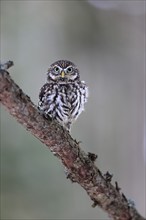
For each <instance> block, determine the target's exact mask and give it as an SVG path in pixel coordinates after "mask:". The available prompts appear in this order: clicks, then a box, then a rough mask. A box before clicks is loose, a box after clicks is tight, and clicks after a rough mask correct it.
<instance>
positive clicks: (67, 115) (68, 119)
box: [38, 60, 88, 131]
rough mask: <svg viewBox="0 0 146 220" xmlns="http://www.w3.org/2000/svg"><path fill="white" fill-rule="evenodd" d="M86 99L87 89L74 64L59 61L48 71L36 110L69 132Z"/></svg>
mask: <svg viewBox="0 0 146 220" xmlns="http://www.w3.org/2000/svg"><path fill="white" fill-rule="evenodd" d="M87 98H88V87H87V86H86V84H85V83H84V81H81V80H80V74H79V70H78V69H77V67H76V66H75V64H73V63H72V62H70V61H68V60H59V61H57V62H55V63H53V64H52V65H51V66H50V68H49V69H48V72H47V83H46V84H45V85H44V86H43V87H42V88H41V91H40V94H39V103H38V108H39V109H40V110H41V111H42V112H43V113H44V115H45V116H50V117H51V118H52V119H56V120H57V121H58V122H59V123H60V124H61V125H63V126H64V127H65V128H66V129H67V130H68V131H69V130H70V127H71V124H72V123H73V122H74V121H75V120H76V119H77V117H78V116H79V115H80V113H81V112H82V111H83V110H84V104H85V102H87Z"/></svg>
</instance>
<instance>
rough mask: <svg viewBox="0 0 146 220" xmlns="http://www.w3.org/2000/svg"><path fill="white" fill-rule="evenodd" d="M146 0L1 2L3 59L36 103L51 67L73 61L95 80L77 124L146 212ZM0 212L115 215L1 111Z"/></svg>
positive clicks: (80, 135)
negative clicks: (92, 198) (97, 204)
mask: <svg viewBox="0 0 146 220" xmlns="http://www.w3.org/2000/svg"><path fill="white" fill-rule="evenodd" d="M144 4H145V2H144V1H128V0H127V1H92V0H88V1H61V0H59V1H43V0H40V1H35V0H33V1H31V0H30V1H13V0H11V1H3V0H2V1H1V61H3V62H4V61H7V60H13V61H14V64H15V66H14V67H12V68H11V69H10V73H11V76H12V78H13V79H14V80H15V81H16V82H17V83H18V85H19V86H20V87H21V88H22V89H23V91H24V92H25V93H26V94H28V95H29V96H30V97H31V99H32V101H33V102H34V103H35V104H37V102H38V94H39V91H40V88H41V86H42V85H43V84H44V83H45V81H46V71H47V69H48V67H49V65H50V64H51V63H52V62H54V61H56V60H58V59H68V60H71V61H72V62H74V63H75V64H76V65H77V66H78V68H79V69H80V74H81V79H82V80H85V81H86V83H87V84H88V86H89V93H90V96H89V101H88V103H87V104H86V106H85V107H86V108H85V112H84V113H82V114H81V116H80V117H79V119H78V121H77V122H76V123H75V124H74V125H73V127H72V132H71V133H72V136H73V138H75V139H77V140H78V141H82V144H81V147H82V148H83V150H85V151H86V152H93V153H95V154H98V160H97V162H96V164H97V165H98V167H99V168H100V169H101V170H102V171H103V172H106V171H107V170H108V171H109V172H110V173H113V174H114V177H113V182H114V181H117V182H118V183H119V186H120V188H122V192H123V193H124V194H125V195H126V196H127V198H129V199H131V200H133V201H134V202H135V205H136V207H137V209H138V211H139V212H140V213H141V214H142V215H145V165H146V164H145V153H146V151H145V149H144V147H145V146H144V113H145V112H144V104H145V103H144V96H145V93H144V92H145V90H144V82H145V5H144ZM0 134H1V218H2V219H108V216H107V214H106V213H104V212H103V211H102V210H100V209H98V208H94V209H93V208H92V207H91V204H92V202H91V201H90V199H89V197H88V196H87V194H86V192H85V191H84V190H83V189H82V188H81V187H80V186H79V185H77V184H71V182H70V181H69V180H67V179H66V177H65V174H64V168H63V167H62V165H61V163H60V161H58V159H57V158H55V157H54V155H53V154H52V153H51V152H50V151H49V150H48V149H47V148H46V147H45V146H44V145H43V144H42V143H40V142H39V141H38V140H37V139H36V138H35V137H33V136H32V135H31V134H30V133H29V132H27V131H26V130H25V129H24V128H23V127H22V126H21V125H20V124H18V123H17V121H16V120H15V119H14V118H12V117H11V116H10V115H9V113H8V112H7V111H6V109H5V108H4V107H3V106H2V107H1V132H0Z"/></svg>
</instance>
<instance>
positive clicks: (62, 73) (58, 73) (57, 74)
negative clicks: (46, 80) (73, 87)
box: [48, 65, 79, 81]
mask: <svg viewBox="0 0 146 220" xmlns="http://www.w3.org/2000/svg"><path fill="white" fill-rule="evenodd" d="M48 74H49V76H50V78H51V79H53V80H55V81H56V80H57V81H58V80H60V81H72V80H76V79H78V78H79V73H78V70H77V69H76V68H75V67H73V66H68V67H66V68H62V67H60V66H58V65H55V66H54V67H53V68H51V69H49V70H48Z"/></svg>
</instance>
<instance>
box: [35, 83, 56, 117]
mask: <svg viewBox="0 0 146 220" xmlns="http://www.w3.org/2000/svg"><path fill="white" fill-rule="evenodd" d="M53 96H54V88H53V84H50V83H46V84H45V85H44V86H43V87H42V88H41V91H40V93H39V103H38V108H39V109H40V110H41V111H43V112H44V113H45V114H51V111H52V107H53V106H52V100H53Z"/></svg>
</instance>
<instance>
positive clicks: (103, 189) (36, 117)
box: [0, 61, 144, 220]
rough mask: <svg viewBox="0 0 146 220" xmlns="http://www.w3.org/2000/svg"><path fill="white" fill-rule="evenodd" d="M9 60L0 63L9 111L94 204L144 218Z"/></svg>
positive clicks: (122, 219) (0, 88) (124, 217)
mask: <svg viewBox="0 0 146 220" xmlns="http://www.w3.org/2000/svg"><path fill="white" fill-rule="evenodd" d="M12 65H13V63H12V62H11V61H9V62H7V63H6V64H4V65H1V69H0V101H1V103H2V104H3V105H4V106H5V107H6V108H7V110H8V111H9V113H10V114H11V115H12V116H13V117H15V118H16V120H17V121H18V122H19V123H20V124H22V125H23V126H24V127H25V128H26V129H27V130H28V131H30V132H31V133H32V134H33V135H34V136H35V137H36V138H38V139H39V140H40V141H41V142H42V143H44V144H45V145H46V146H47V147H48V148H49V149H50V150H51V151H52V152H53V154H54V155H55V156H57V157H58V158H59V159H60V160H61V161H62V163H63V165H64V166H65V168H66V170H67V178H69V179H70V180H71V181H72V182H77V183H78V184H79V185H80V186H81V187H83V188H84V189H85V191H86V192H87V194H88V195H89V197H90V198H91V200H92V201H93V202H94V203H93V205H92V206H93V207H95V206H99V207H100V208H102V209H103V210H104V211H106V212H107V213H108V215H109V216H110V217H111V218H113V219H115V220H144V218H143V217H142V216H141V215H140V214H139V213H138V212H137V210H136V209H135V206H134V205H133V204H132V203H131V202H129V200H127V198H126V196H125V195H124V194H123V193H120V188H119V187H118V183H117V182H116V184H115V186H113V185H112V184H111V179H112V175H111V174H109V173H108V172H107V173H106V174H104V175H102V173H101V171H100V170H99V169H98V168H97V167H96V166H95V165H94V162H95V159H96V155H95V154H92V153H88V154H85V152H84V151H82V150H81V148H80V146H79V143H78V142H77V141H76V140H74V139H73V138H72V137H71V136H70V134H69V133H68V132H67V131H66V130H64V128H63V127H62V126H61V125H59V124H58V123H57V122H56V121H54V120H51V119H46V118H44V117H43V115H42V114H41V112H39V110H38V109H37V107H36V106H35V105H34V104H33V103H32V102H31V100H30V98H29V97H28V96H27V95H26V94H24V92H23V91H22V90H21V89H20V88H19V86H18V85H17V84H16V83H15V82H14V81H13V80H12V79H11V77H10V75H9V73H8V72H7V70H6V69H8V68H9V67H10V66H12Z"/></svg>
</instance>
